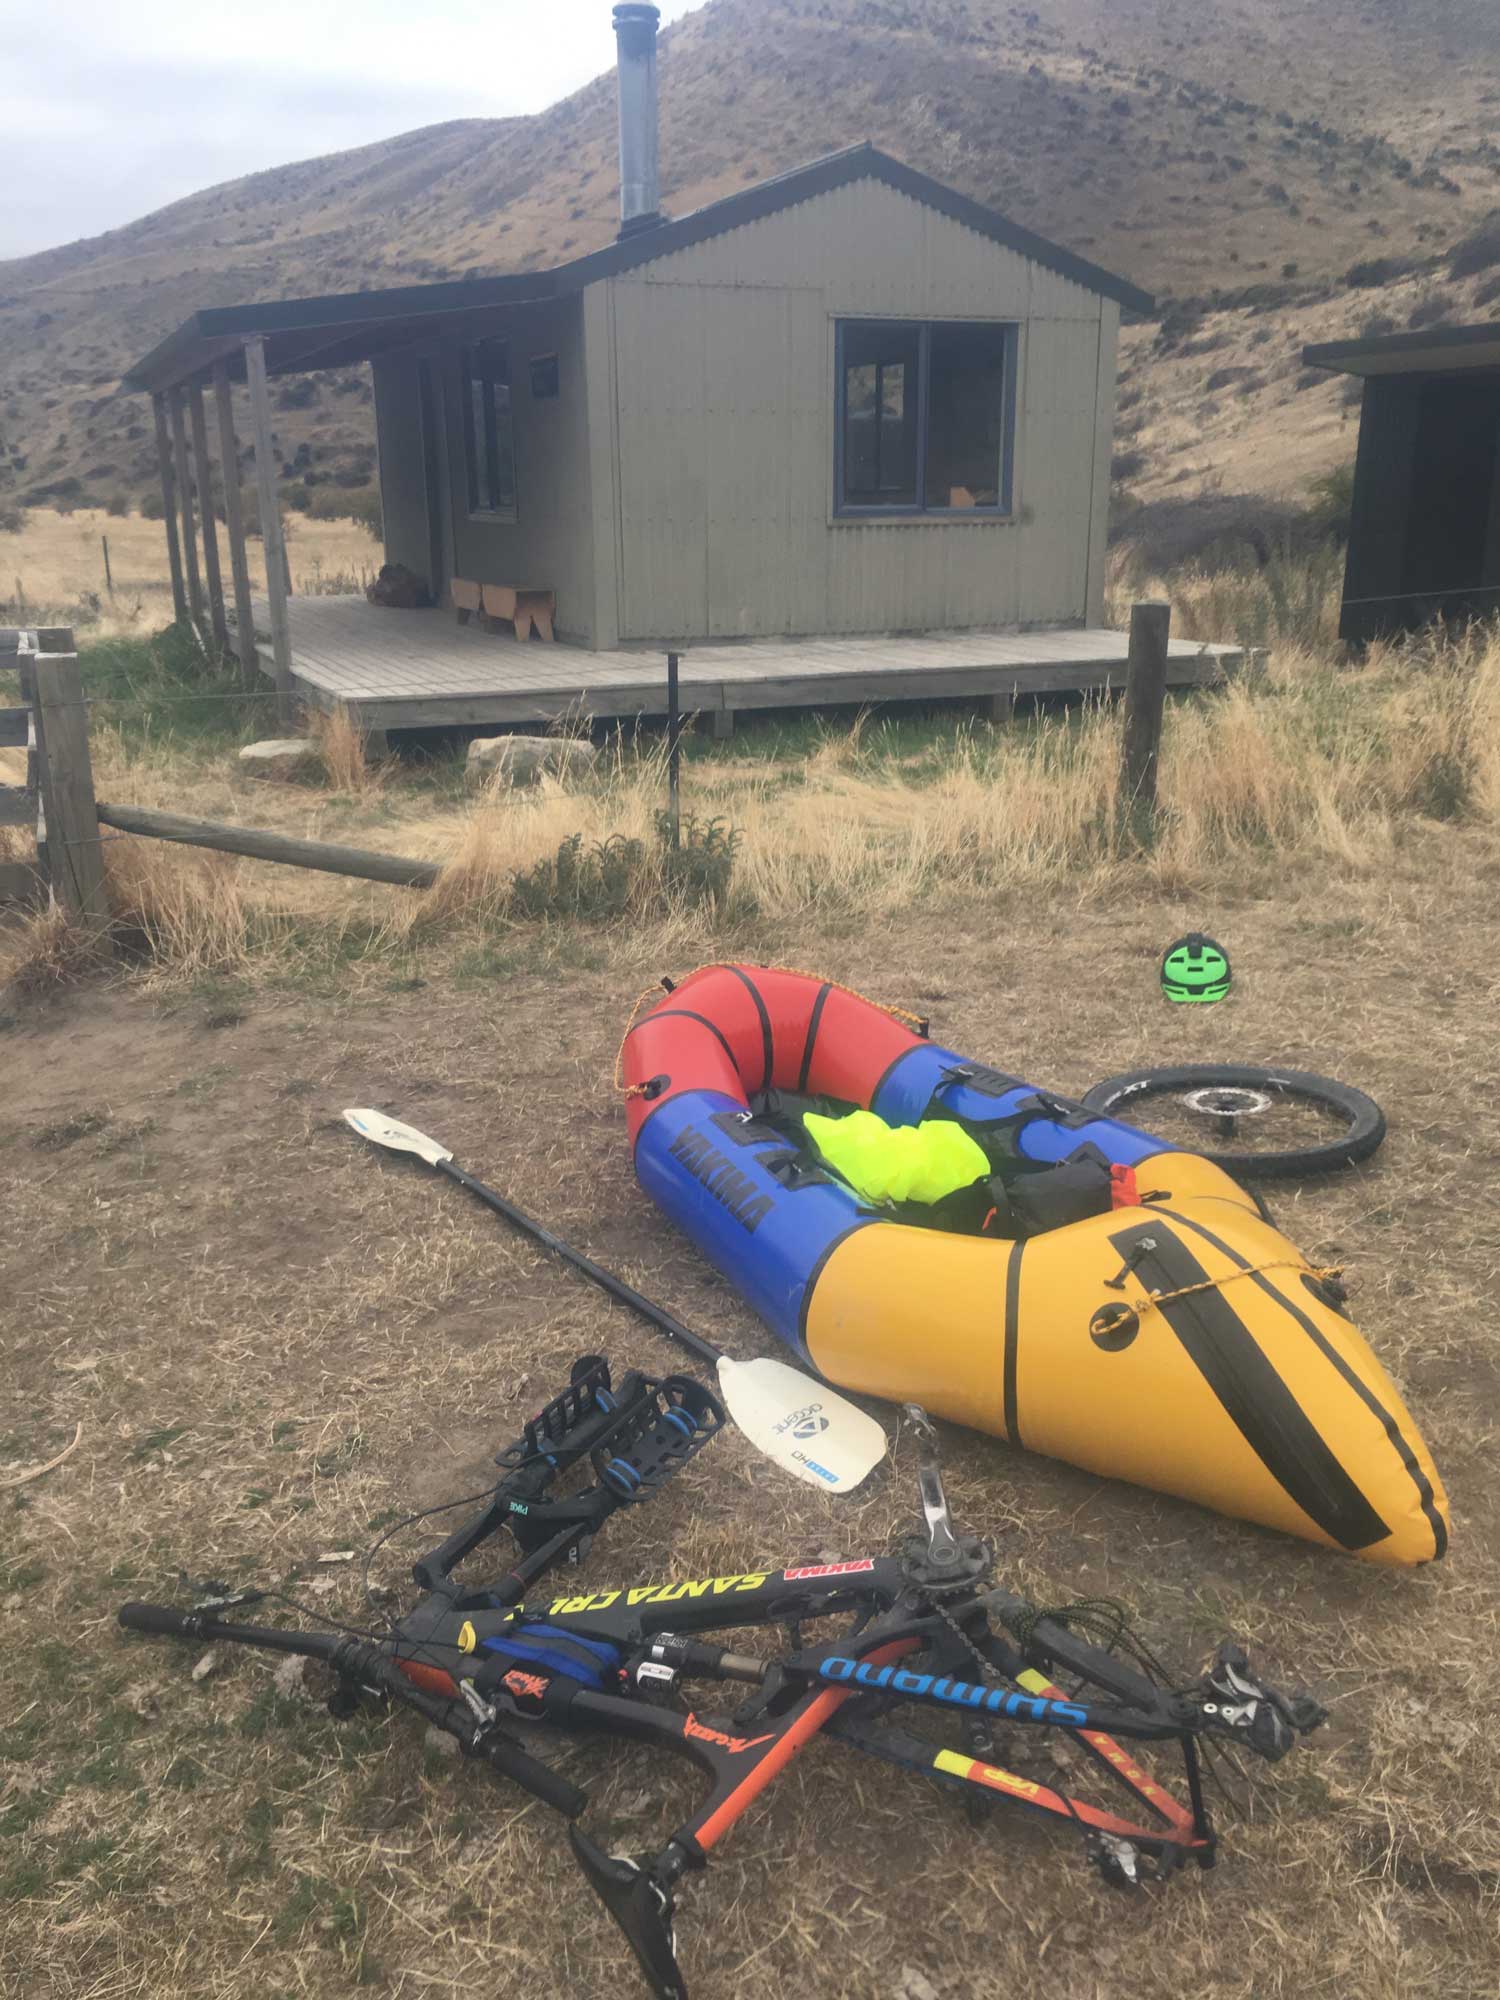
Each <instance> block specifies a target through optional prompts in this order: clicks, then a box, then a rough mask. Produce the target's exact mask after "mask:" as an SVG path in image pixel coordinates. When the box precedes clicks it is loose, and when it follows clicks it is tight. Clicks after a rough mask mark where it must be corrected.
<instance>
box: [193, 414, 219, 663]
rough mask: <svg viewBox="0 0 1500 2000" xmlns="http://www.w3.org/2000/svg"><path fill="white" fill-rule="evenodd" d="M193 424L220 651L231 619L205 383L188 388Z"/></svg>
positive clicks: (206, 571)
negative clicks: (221, 559) (222, 562)
mask: <svg viewBox="0 0 1500 2000" xmlns="http://www.w3.org/2000/svg"><path fill="white" fill-rule="evenodd" d="M187 399H188V416H189V419H190V421H191V423H192V428H193V477H194V479H195V480H196V482H197V486H198V519H199V522H200V524H201V526H202V529H203V580H204V582H205V583H206V584H207V586H208V622H209V625H210V627H211V629H212V631H213V635H214V644H215V645H216V646H217V647H218V649H219V651H220V653H221V654H224V653H227V652H228V651H229V621H228V619H227V618H225V616H224V578H223V575H222V573H221V571H220V569H219V526H218V522H217V521H216V520H215V519H214V479H213V466H212V464H211V463H210V461H209V456H208V418H207V416H206V415H205V413H204V408H203V384H202V383H201V382H193V383H191V384H189V387H188V391H187Z"/></svg>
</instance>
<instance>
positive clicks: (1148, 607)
mask: <svg viewBox="0 0 1500 2000" xmlns="http://www.w3.org/2000/svg"><path fill="white" fill-rule="evenodd" d="M1171 630H1172V607H1171V605H1170V604H1135V605H1132V606H1131V610H1130V652H1129V655H1128V657H1127V660H1126V666H1125V726H1124V730H1123V732H1122V738H1121V744H1120V807H1119V820H1120V830H1121V832H1122V833H1126V832H1128V833H1129V834H1130V835H1131V836H1133V837H1134V839H1136V840H1137V841H1139V842H1140V844H1141V845H1142V846H1149V845H1150V844H1151V841H1152V839H1153V837H1154V835H1155V832H1156V770H1157V762H1158V758H1159V755H1160V751H1161V726H1162V716H1163V713H1164V710H1165V706H1166V694H1167V657H1168V651H1167V644H1168V639H1169V637H1170V635H1171Z"/></svg>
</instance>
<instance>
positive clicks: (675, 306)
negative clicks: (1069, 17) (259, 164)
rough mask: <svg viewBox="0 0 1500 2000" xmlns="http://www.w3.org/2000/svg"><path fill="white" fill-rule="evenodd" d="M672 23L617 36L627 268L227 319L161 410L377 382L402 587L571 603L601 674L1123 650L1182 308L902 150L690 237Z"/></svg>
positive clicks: (192, 325)
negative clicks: (1137, 469)
mask: <svg viewBox="0 0 1500 2000" xmlns="http://www.w3.org/2000/svg"><path fill="white" fill-rule="evenodd" d="M655 16H656V9H655V8H654V7H651V6H640V5H629V6H619V7H616V9H615V17H616V27H617V30H618V33H619V38H620V101H621V168H622V173H621V189H622V205H623V224H622V228H621V232H620V237H619V240H618V241H617V242H616V243H614V244H613V245H611V246H610V247H609V248H607V249H605V250H602V251H599V252H596V253H594V254H592V255H589V256H585V257H581V258H578V259H575V260H574V261H572V262H570V263H567V264H563V265H561V266H558V267H556V268H554V269H550V270H539V271H527V272H524V273H519V274H514V275H510V276H501V277H494V278H487V279H476V280H472V281H465V282H454V283H448V284H438V285H425V286H417V287H404V288H401V289H399V290H394V291H386V292H361V293H355V294H348V295H343V296H339V297H333V298H323V299H303V300H292V301H286V302H280V303H270V304H265V305H253V306H245V307H231V308H226V309H223V310H214V311H205V312H201V313H198V314H196V315H194V317H193V318H192V319H191V320H189V321H188V322H187V323H186V324H185V325H184V326H183V327H182V328H180V329H179V330H178V332H177V333H175V334H174V335H172V336H171V337H170V338H169V339H168V340H166V341H164V342H163V343H162V344H161V345H160V346H159V347H158V348H156V349H155V350H154V351H153V352H152V353H151V354H150V355H148V356H146V357H145V358H144V359H143V360H142V361H141V362H139V363H138V364H137V365H136V366H135V368H133V369H132V370H131V372H130V375H129V376H128V377H127V386H130V387H134V388H139V389H145V390H149V391H151V392H152V393H153V394H154V395H155V396H156V397H157V398H158V407H159V409H160V408H162V407H163V405H164V403H165V402H167V401H169V400H170V399H172V398H174V397H180V396H182V395H183V394H184V393H186V394H188V395H189V396H191V395H192V394H193V393H201V392H200V391H198V390H197V389H196V385H198V384H201V383H202V382H203V381H204V380H206V379H208V378H209V377H210V376H211V375H214V376H216V377H217V379H219V380H220V381H221V382H222V381H224V380H225V379H232V378H235V377H238V376H239V375H240V374H242V373H244V372H245V371H246V370H247V369H248V370H249V372H250V379H251V387H252V390H254V389H255V386H256V377H257V375H259V374H260V372H261V371H262V370H263V371H264V374H266V375H280V374H286V373H294V372H297V371H298V370H301V369H311V368H328V367H343V366H348V365H350V364H351V363H353V362H356V361H361V360H368V361H370V362H371V363H372V364H373V372H374V382H375V402H376V415H377V428H378V443H379V463H380V483H381V494H382V500H383V503H384V515H385V538H386V554H387V558H388V560H390V561H392V562H399V563H402V564H404V565H406V566H407V567H408V568H410V569H412V570H414V571H416V572H417V573H418V575H420V576H422V577H423V578H425V579H427V581H428V582H429V584H430V586H431V589H432V593H433V596H434V598H435V600H436V601H438V602H440V603H441V602H444V601H446V599H447V598H448V596H449V594H450V592H451V588H452V580H453V579H454V578H461V579H465V580H467V581H470V582H478V583H492V584H498V585H506V586H510V587H513V588H517V589H523V590H536V591H542V592H550V593H552V594H553V595H554V597H555V622H556V629H557V632H558V635H559V636H560V637H566V638H569V639H572V640H574V641H576V642H578V643H580V644H582V645H584V646H587V647H590V648H592V649H595V650H609V649H612V648H616V647H619V646H621V645H628V644H633V643H637V642H641V641H651V640H662V641H668V640H676V641H682V640H706V639H711V638H716V637H732V636H747V637H748V636H762V635H773V634H774V635H782V634H786V635H817V634H824V633H830V634H832V633H846V634H851V633H852V634H859V633H876V632H903V631H911V630H917V629H923V630H929V631H930V630H937V629H943V628H947V629H964V628H980V627H989V628H994V627H997V626H1001V627H1021V626H1027V625H1040V624H1059V623H1061V624H1067V623H1077V624H1084V623H1092V624H1098V623H1099V622H1100V621H1101V618H1102V611H1103V593H1104V564H1105V531H1106V509H1107V502H1108V489H1109V463H1110V452H1111V436H1112V426H1113V417H1114V399H1115V360H1116V340H1117V334H1118V329H1119V323H1120V316H1121V311H1122V309H1127V310H1134V311H1137V312H1146V311H1148V310H1149V309H1150V306H1151V301H1150V299H1149V298H1147V297H1146V295H1145V294H1143V293H1141V292H1139V291H1137V290H1136V289H1135V288H1134V287H1133V286H1131V285H1129V284H1127V283H1125V282H1124V281H1123V280H1121V279H1119V278H1116V277H1112V276H1111V275H1110V274H1109V273H1108V272H1106V271H1103V270H1100V269H1098V268H1097V267H1095V266H1094V265H1091V264H1089V263H1086V262H1084V261H1083V260H1082V259H1080V258H1077V257H1075V256H1072V255H1071V254H1069V253H1068V252H1067V251H1066V250H1063V249H1060V248H1059V247H1058V246H1057V245H1056V244H1053V243H1049V242H1047V241H1045V240H1044V239H1043V238H1041V237H1039V236H1036V235H1033V234H1032V233H1031V232H1029V231H1027V230H1025V229H1023V228H1020V227H1019V226H1017V225H1016V224H1015V223H1012V222H1010V221H1008V220H1007V219H1006V218H1005V217H1003V216H1001V215H998V214H996V213H995V212H993V211H992V210H989V209H986V208H983V207H981V206H980V205H979V204H977V203H975V202H973V201H970V200H968V199H967V198H966V197H964V196H962V195H960V194H957V193H955V192H954V191H953V190H951V189H949V188H946V187H944V186H942V185H941V184H940V183H938V182H937V181H934V180H932V179H930V178H929V177H928V176H926V175H924V174H921V173H917V172H915V171H914V170H913V169H911V168H909V167H906V166H903V165H902V164H901V163H899V162H898V161H896V160H893V159H891V158H889V157H887V156H886V155H885V154H883V153H880V152H878V151H877V150H875V148H873V147H870V146H860V147H855V148H852V149H850V150H848V151H846V152H842V153H837V154H834V155H832V156H831V157H829V158H826V159H822V160H819V161H816V162H814V163H813V164H812V165H810V166H807V167H803V168H800V169H798V170H797V171H795V172H792V173H789V174H785V175H783V176H781V177H779V178H777V179H774V180H769V181H766V182H763V183H761V184H759V185H757V186H753V187H749V188H746V189H744V190H743V191H741V192H739V193H737V194H734V195H732V196H730V197H729V198H727V199H726V200H723V201H718V202H715V203H713V204H711V205H710V206H708V207H706V208H703V209H700V210H698V211H697V212H696V213H694V214H691V215H687V216H683V217H679V218H676V219H668V218H666V217H664V216H662V215H661V214H660V212H659V210H658V207H657V193H656V153H655V119H656V113H655V35H656V19H655ZM251 348H254V350H255V352H254V354H253V355H252V354H251V353H250V352H249V350H250V349H251ZM225 393H226V394H227V391H226V392H225ZM258 421H259V419H258ZM163 437H165V432H163ZM257 447H258V456H259V455H260V441H259V440H258V441H257ZM278 588H279V579H276V578H273V579H272V581H271V591H272V597H273V600H274V598H275V596H276V594H277V590H278ZM272 608H273V613H274V611H275V605H274V602H273V607H272Z"/></svg>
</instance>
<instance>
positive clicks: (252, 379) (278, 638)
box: [245, 334, 296, 722]
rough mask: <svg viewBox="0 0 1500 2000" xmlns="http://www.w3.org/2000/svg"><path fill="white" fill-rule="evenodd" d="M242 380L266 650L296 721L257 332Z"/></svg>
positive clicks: (282, 711)
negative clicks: (246, 389)
mask: <svg viewBox="0 0 1500 2000" xmlns="http://www.w3.org/2000/svg"><path fill="white" fill-rule="evenodd" d="M245 380H246V381H247V382H248V383H249V385H250V419H251V426H252V429H253V432H254V436H255V484H256V491H257V493H258V495H259V498H260V534H261V547H262V548H263V549H264V551H265V558H266V596H267V597H268V598H269V600H270V605H271V652H272V657H273V658H274V660H275V663H276V714H277V717H278V719H279V720H280V721H282V722H293V721H295V719H296V710H295V704H294V702H293V699H292V630H291V619H290V615H289V613H288V611H287V594H288V593H287V568H286V538H285V536H284V535H283V533H282V529H281V499H280V496H279V495H278V493H277V490H276V454H275V450H274V448H273V446H272V443H271V396H270V391H269V390H268V388H267V387H266V344H265V342H264V341H263V340H262V339H261V338H260V336H259V335H258V334H256V335H252V337H251V338H250V339H249V340H247V341H246V342H245Z"/></svg>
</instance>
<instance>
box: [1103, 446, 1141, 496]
mask: <svg viewBox="0 0 1500 2000" xmlns="http://www.w3.org/2000/svg"><path fill="white" fill-rule="evenodd" d="M1145 469H1146V454H1145V452H1144V451H1142V450H1141V449H1140V448H1139V447H1138V446H1135V445H1132V446H1129V447H1127V448H1126V449H1125V450H1124V451H1117V452H1116V453H1115V455H1114V457H1113V458H1112V459H1111V460H1110V462H1109V476H1110V478H1111V479H1112V480H1113V481H1114V482H1115V484H1116V485H1117V486H1124V485H1125V484H1126V483H1127V482H1128V481H1130V480H1132V479H1136V478H1138V477H1139V476H1140V474H1141V473H1143V472H1144V471H1145Z"/></svg>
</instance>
